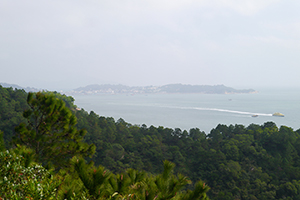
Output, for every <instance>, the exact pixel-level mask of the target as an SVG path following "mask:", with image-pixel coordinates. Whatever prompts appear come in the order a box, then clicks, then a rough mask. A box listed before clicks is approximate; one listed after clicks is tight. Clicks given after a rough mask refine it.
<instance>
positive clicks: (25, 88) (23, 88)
mask: <svg viewBox="0 0 300 200" xmlns="http://www.w3.org/2000/svg"><path fill="white" fill-rule="evenodd" d="M0 85H1V86H2V87H5V88H13V89H18V90H25V92H38V91H42V89H37V88H33V87H21V86H19V85H16V84H10V83H0Z"/></svg>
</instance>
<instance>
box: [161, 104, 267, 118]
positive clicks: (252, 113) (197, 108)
mask: <svg viewBox="0 0 300 200" xmlns="http://www.w3.org/2000/svg"><path fill="white" fill-rule="evenodd" d="M164 107H165V106H164ZM167 107H168V108H177V109H187V110H206V111H217V112H227V113H235V114H240V115H258V116H272V114H267V113H256V112H245V111H237V110H227V109H220V108H201V107H179V106H167Z"/></svg>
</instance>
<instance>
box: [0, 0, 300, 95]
mask: <svg viewBox="0 0 300 200" xmlns="http://www.w3.org/2000/svg"><path fill="white" fill-rule="evenodd" d="M299 10H300V1H295V0H197V1H196V0H106V1H104V0H102V1H101V0H97V1H96V0H88V1H79V0H63V1H61V0H59V1H58V0H51V1H46V0H26V1H23V0H14V1H12V0H1V1H0V26H1V29H0V69H1V73H0V82H6V83H14V84H19V85H21V86H24V87H26V86H30V87H37V88H45V89H50V90H59V89H74V88H77V87H79V86H85V85H88V84H101V83H112V84H119V83H120V84H126V85H131V86H134V85H163V84H168V83H184V84H201V85H202V84H209V85H216V84H224V85H226V86H232V87H251V88H254V89H255V87H258V86H279V85H283V86H300V79H299V75H300V12H299Z"/></svg>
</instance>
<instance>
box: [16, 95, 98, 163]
mask: <svg viewBox="0 0 300 200" xmlns="http://www.w3.org/2000/svg"><path fill="white" fill-rule="evenodd" d="M27 103H28V105H29V107H30V108H29V109H27V110H25V111H24V113H23V116H24V117H25V119H26V120H27V123H21V124H20V125H19V126H17V127H16V128H15V131H16V135H15V137H14V138H13V143H14V144H15V145H17V144H21V145H25V146H27V147H29V148H31V149H33V150H34V151H35V153H36V156H37V160H38V161H39V162H42V163H43V164H50V165H53V166H54V167H55V168H62V167H65V166H66V164H67V162H68V160H69V159H70V158H71V157H73V156H75V155H80V156H84V157H86V156H92V155H93V154H94V152H95V146H94V145H93V144H92V145H88V144H87V143H84V142H83V141H82V140H83V137H84V135H85V134H86V131H84V130H83V129H82V130H79V131H78V130H77V128H76V127H75V125H76V123H77V120H76V117H75V115H74V114H73V113H72V112H71V111H70V110H69V108H67V107H66V106H65V103H64V101H63V100H61V99H58V98H56V97H55V95H54V94H51V93H42V92H38V93H36V94H34V93H29V94H28V97H27Z"/></svg>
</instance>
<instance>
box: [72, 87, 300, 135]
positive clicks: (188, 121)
mask: <svg viewBox="0 0 300 200" xmlns="http://www.w3.org/2000/svg"><path fill="white" fill-rule="evenodd" d="M73 97H74V98H75V104H76V105H77V106H78V107H79V108H83V109H84V110H86V111H94V112H95V113H97V114H98V115H100V116H105V117H113V118H115V120H118V119H119V118H123V119H124V120H125V121H126V122H128V123H131V124H137V125H142V124H146V125H147V126H150V125H154V126H156V127H158V126H163V127H169V128H181V129H182V130H189V129H190V128H196V127H197V128H199V129H200V130H202V131H205V133H209V132H210V130H211V129H212V128H215V127H216V126H217V125H218V124H226V125H230V124H242V125H244V126H248V125H249V124H251V123H254V124H259V125H261V124H263V123H264V122H268V121H273V122H275V123H276V125H277V126H278V127H280V126H281V125H285V126H288V127H292V128H293V129H294V130H297V129H299V128H300V89H280V90H270V89H269V90H259V92H258V93H256V94H226V95H220V94H147V95H145V94H138V95H126V94H124V95H123V94H117V95H75V96H73ZM275 112H280V113H283V114H284V115H285V117H274V116H272V114H273V113H275ZM253 115H258V116H257V117H252V116H253Z"/></svg>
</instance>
